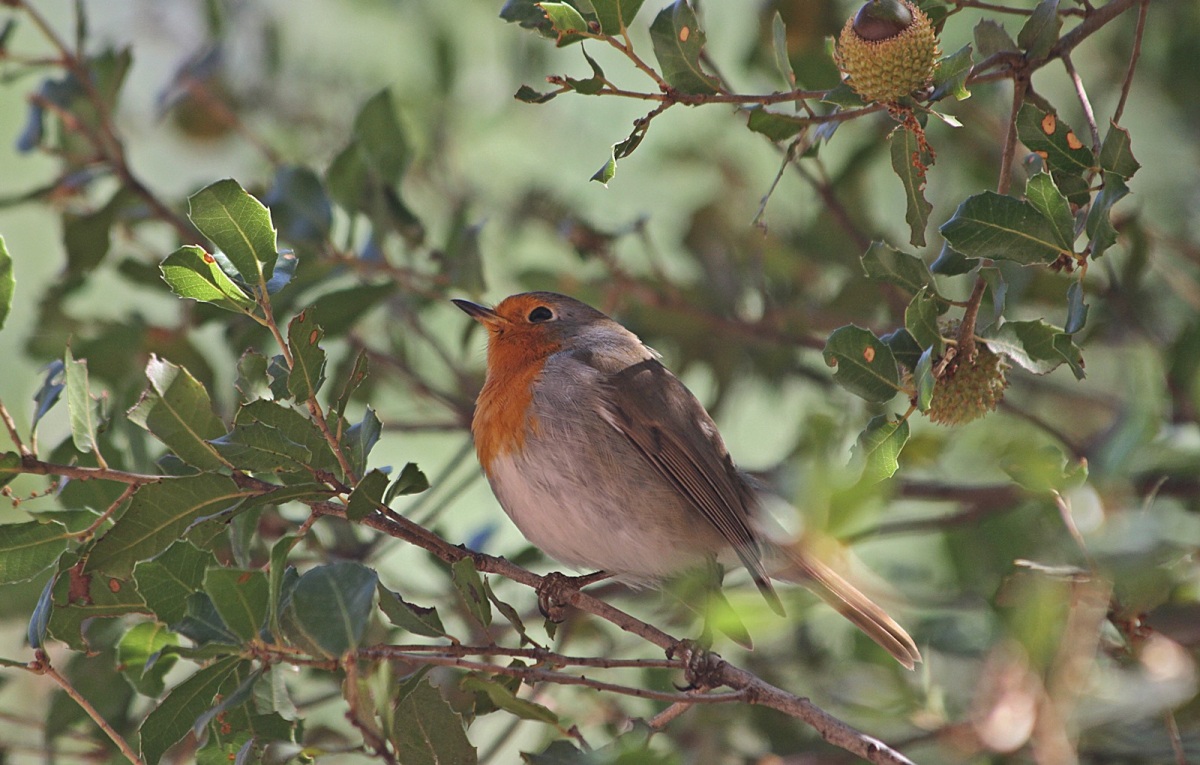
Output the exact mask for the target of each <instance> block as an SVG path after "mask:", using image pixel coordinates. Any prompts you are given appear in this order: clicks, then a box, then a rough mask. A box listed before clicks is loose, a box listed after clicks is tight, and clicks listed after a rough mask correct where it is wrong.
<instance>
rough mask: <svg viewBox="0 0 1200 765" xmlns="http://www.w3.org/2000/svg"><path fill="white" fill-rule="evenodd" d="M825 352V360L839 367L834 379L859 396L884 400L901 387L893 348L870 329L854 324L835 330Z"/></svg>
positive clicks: (879, 400) (873, 399) (826, 344)
mask: <svg viewBox="0 0 1200 765" xmlns="http://www.w3.org/2000/svg"><path fill="white" fill-rule="evenodd" d="M823 355H824V357H825V363H826V364H828V365H830V366H831V367H836V371H835V372H834V373H833V379H834V381H835V382H837V383H838V384H839V385H841V386H842V387H843V388H845V389H846V390H848V391H850V392H851V393H854V394H855V395H857V396H861V397H862V398H865V399H866V400H868V401H878V402H884V401H888V400H890V399H891V398H892V397H893V396H895V395H896V393H897V392H898V391H899V390H900V374H899V372H898V371H897V369H896V359H895V357H893V356H892V350H891V348H889V347H888V346H887V345H885V344H884V342H883V341H882V340H880V339H879V338H878V337H875V335H874V334H873V333H872V332H871V331H870V330H866V329H863V328H862V327H855V326H853V325H851V326H847V327H840V328H838V329H836V330H834V331H833V334H831V335H830V336H829V340H828V341H827V342H826V343H825V350H824V353H823Z"/></svg>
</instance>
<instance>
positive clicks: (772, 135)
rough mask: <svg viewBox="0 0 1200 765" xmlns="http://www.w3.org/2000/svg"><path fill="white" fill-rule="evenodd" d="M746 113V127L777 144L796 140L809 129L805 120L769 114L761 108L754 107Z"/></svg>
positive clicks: (775, 113)
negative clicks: (795, 138) (791, 139)
mask: <svg viewBox="0 0 1200 765" xmlns="http://www.w3.org/2000/svg"><path fill="white" fill-rule="evenodd" d="M746 112H747V115H748V117H747V119H746V127H748V128H750V129H751V130H752V131H754V132H755V133H761V134H762V135H765V136H766V137H767V138H769V139H771V140H772V141H775V142H779V141H786V140H788V139H790V138H794V137H795V136H797V135H798V134H800V133H801V132H803V131H804V129H805V128H806V127H807V123H806V122H805V121H804V120H803V118H800V117H793V116H790V115H787V114H779V113H778V112H769V111H767V110H766V109H764V108H763V107H761V106H755V107H752V108H750V109H747V110H746Z"/></svg>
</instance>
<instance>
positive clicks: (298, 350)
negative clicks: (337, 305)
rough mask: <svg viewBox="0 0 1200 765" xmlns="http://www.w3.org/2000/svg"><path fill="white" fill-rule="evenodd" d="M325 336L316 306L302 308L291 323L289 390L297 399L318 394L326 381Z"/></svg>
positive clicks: (306, 398)
mask: <svg viewBox="0 0 1200 765" xmlns="http://www.w3.org/2000/svg"><path fill="white" fill-rule="evenodd" d="M324 337H325V331H324V330H323V329H322V328H321V326H320V325H319V324H317V320H316V315H315V312H314V311H313V310H312V309H308V310H305V311H301V312H300V313H298V314H297V315H296V317H295V318H294V319H292V320H291V322H289V323H288V348H289V349H291V352H292V370H291V374H290V376H289V377H288V391H289V392H290V393H291V394H292V395H293V396H295V397H296V400H297V401H307V400H308V399H309V398H311V397H313V396H315V395H316V394H317V391H318V390H320V388H321V385H322V384H324V382H325V350H324V349H323V348H322V347H321V340H322V338H324Z"/></svg>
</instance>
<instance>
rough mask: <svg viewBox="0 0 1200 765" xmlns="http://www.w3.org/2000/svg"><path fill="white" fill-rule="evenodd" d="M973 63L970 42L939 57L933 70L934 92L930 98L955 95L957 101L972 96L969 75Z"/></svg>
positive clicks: (935, 98)
mask: <svg viewBox="0 0 1200 765" xmlns="http://www.w3.org/2000/svg"><path fill="white" fill-rule="evenodd" d="M971 65H972V61H971V46H970V44H967V45H964V46H963V47H961V48H959V49H958V50H956V51H955V52H953V53H951V54H950V55H949V56H943V57H942V58H940V59H938V64H937V68H936V69H934V70H933V93H932V94H931V95H930V96H929V100H930V101H940V100H941V99H943V98H945V97H946V96H954V99H955V100H956V101H965V100H966V99H968V98H970V97H971V91H969V90H967V75H968V74H970V73H971Z"/></svg>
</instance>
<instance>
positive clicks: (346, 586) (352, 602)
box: [279, 561, 378, 657]
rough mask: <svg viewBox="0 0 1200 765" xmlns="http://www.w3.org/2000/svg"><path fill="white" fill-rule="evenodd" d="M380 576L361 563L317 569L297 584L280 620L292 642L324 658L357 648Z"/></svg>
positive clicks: (368, 616) (329, 565)
mask: <svg viewBox="0 0 1200 765" xmlns="http://www.w3.org/2000/svg"><path fill="white" fill-rule="evenodd" d="M377 584H378V575H377V574H376V573H375V572H374V571H372V570H371V569H369V568H367V567H366V566H363V565H362V564H360V563H353V562H350V561H343V562H339V563H330V564H327V565H324V566H317V567H316V568H313V569H310V570H309V571H307V572H305V573H304V574H303V575H302V576H301V577H300V579H299V581H297V582H296V586H295V588H294V589H293V590H292V593H291V597H290V598H289V599H288V601H287V603H286V605H285V606H284V610H283V613H282V614H281V615H280V617H279V624H280V628H281V629H282V630H283V633H284V635H285V636H287V637H288V638H289V639H290V640H291V641H292V642H293V643H295V644H296V645H298V646H300V647H301V648H303V649H304V650H306V651H312V652H314V653H317V654H319V655H321V656H328V657H337V656H341V655H342V654H344V653H345V652H346V651H348V650H350V649H352V648H357V647H358V644H359V641H360V640H362V636H363V631H364V630H365V629H366V627H367V622H368V620H369V618H370V616H371V607H372V603H371V601H372V600H373V599H374V597H375V587H376V585H377Z"/></svg>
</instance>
